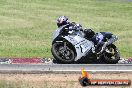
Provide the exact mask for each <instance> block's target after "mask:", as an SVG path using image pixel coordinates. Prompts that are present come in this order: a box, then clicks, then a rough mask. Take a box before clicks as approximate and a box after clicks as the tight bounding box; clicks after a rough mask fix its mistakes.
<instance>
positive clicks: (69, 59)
mask: <svg viewBox="0 0 132 88" xmlns="http://www.w3.org/2000/svg"><path fill="white" fill-rule="evenodd" d="M65 43H66V42H65ZM51 52H52V54H53V56H54V58H55V60H56V61H57V62H59V63H64V64H69V63H73V62H74V59H75V54H74V51H73V49H72V48H71V45H69V44H66V45H65V44H64V42H63V43H54V44H53V45H52V49H51Z"/></svg>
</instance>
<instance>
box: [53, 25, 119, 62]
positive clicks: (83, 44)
mask: <svg viewBox="0 0 132 88" xmlns="http://www.w3.org/2000/svg"><path fill="white" fill-rule="evenodd" d="M66 27H67V25H64V26H62V27H60V28H58V29H57V30H55V31H54V33H53V41H52V48H51V52H52V55H53V56H54V60H56V61H57V62H58V63H63V64H70V63H74V62H77V61H79V60H80V61H81V60H84V59H85V60H88V59H91V60H98V59H99V60H102V61H104V62H105V63H107V64H116V63H117V62H118V61H119V60H120V54H119V50H118V48H117V47H116V46H115V45H114V44H113V43H114V42H115V41H117V40H118V38H117V37H113V41H112V42H109V44H107V46H106V47H105V48H104V50H102V53H101V54H99V55H97V54H96V53H95V47H96V45H94V43H93V42H92V41H89V40H88V39H86V38H84V33H83V32H82V31H81V30H77V31H76V30H68V29H66Z"/></svg>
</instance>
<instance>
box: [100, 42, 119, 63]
mask: <svg viewBox="0 0 132 88" xmlns="http://www.w3.org/2000/svg"><path fill="white" fill-rule="evenodd" d="M107 50H108V51H109V52H107ZM107 50H106V51H105V52H104V53H103V58H102V59H103V61H104V62H106V63H107V64H116V63H118V61H119V60H120V53H119V50H118V48H117V47H116V46H115V45H114V44H111V45H109V46H107Z"/></svg>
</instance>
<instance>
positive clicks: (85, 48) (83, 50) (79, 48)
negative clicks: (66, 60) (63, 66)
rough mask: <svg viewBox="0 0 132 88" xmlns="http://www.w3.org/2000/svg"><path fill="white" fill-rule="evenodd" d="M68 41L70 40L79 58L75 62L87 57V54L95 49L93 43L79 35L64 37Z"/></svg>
mask: <svg viewBox="0 0 132 88" xmlns="http://www.w3.org/2000/svg"><path fill="white" fill-rule="evenodd" d="M63 38H65V39H66V40H68V41H69V42H70V43H71V44H72V45H73V46H74V47H75V50H76V53H77V56H76V58H75V61H77V60H79V59H81V57H83V56H86V55H87V53H88V52H89V51H90V50H91V49H92V51H93V49H94V44H93V42H91V41H89V40H87V39H85V38H82V37H80V36H78V35H68V36H64V37H63Z"/></svg>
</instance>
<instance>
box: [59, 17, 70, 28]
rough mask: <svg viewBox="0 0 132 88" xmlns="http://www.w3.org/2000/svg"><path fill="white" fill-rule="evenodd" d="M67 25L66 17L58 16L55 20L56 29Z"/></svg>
mask: <svg viewBox="0 0 132 88" xmlns="http://www.w3.org/2000/svg"><path fill="white" fill-rule="evenodd" d="M67 23H68V18H67V17H66V16H60V17H59V18H58V19H57V26H58V27H60V26H63V25H66V24H67Z"/></svg>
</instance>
